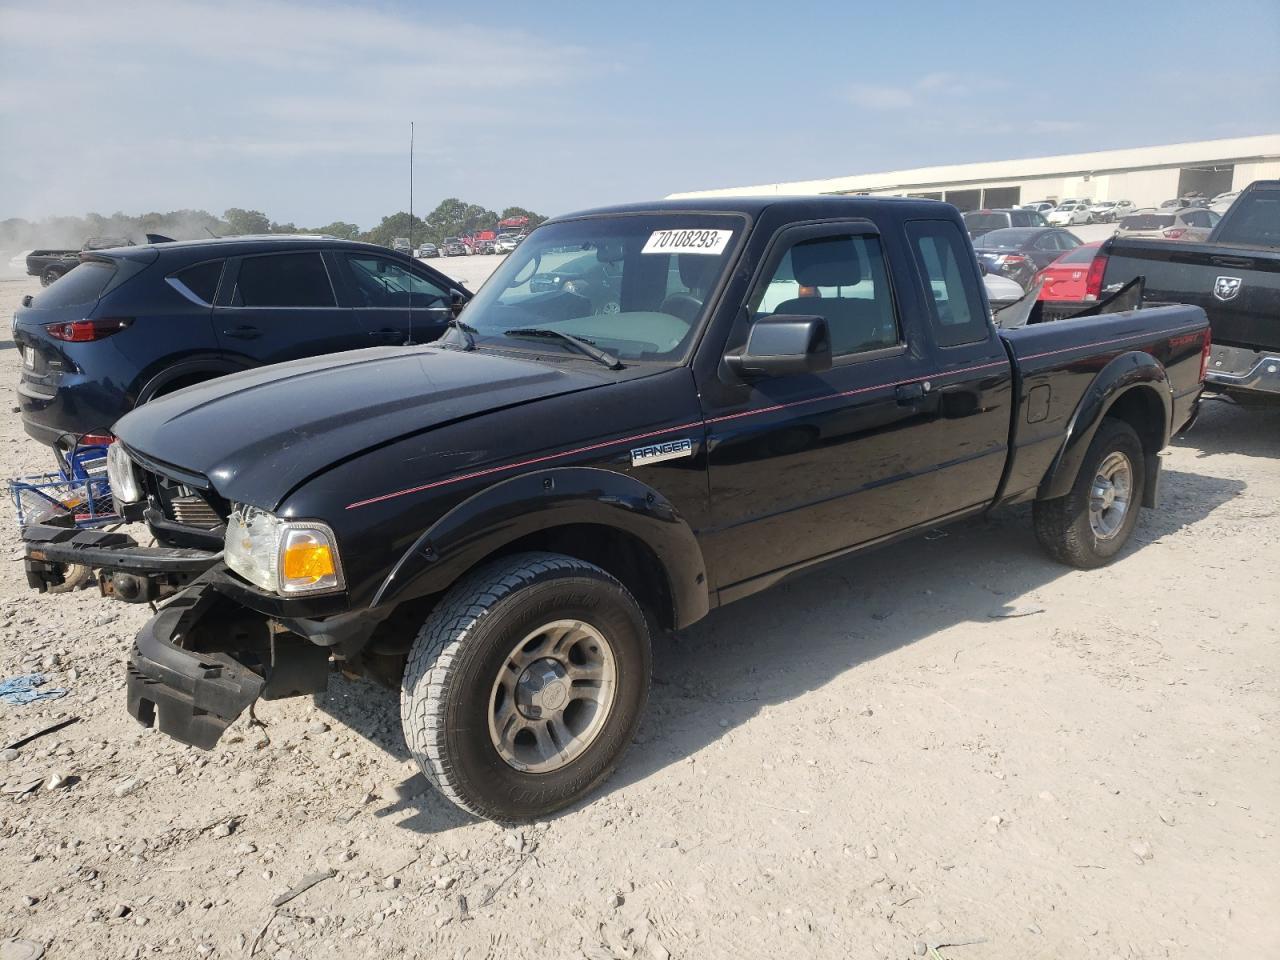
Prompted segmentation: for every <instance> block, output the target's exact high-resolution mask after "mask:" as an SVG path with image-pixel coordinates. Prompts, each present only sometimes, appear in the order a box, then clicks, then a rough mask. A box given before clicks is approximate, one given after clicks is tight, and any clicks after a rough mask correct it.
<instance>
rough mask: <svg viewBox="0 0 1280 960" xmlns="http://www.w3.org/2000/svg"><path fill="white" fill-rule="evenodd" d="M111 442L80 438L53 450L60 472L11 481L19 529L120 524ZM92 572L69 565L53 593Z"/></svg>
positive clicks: (67, 588)
mask: <svg viewBox="0 0 1280 960" xmlns="http://www.w3.org/2000/svg"><path fill="white" fill-rule="evenodd" d="M109 443H110V438H109V437H82V438H80V439H79V440H77V441H76V442H75V444H74V445H73V446H72V447H71V450H70V452H69V453H67V452H64V451H62V450H57V451H55V453H56V456H57V461H58V469H57V472H55V473H41V474H36V475H34V476H27V477H15V478H14V479H12V480H10V481H9V495H10V496H11V497H12V498H13V505H14V510H15V512H16V513H17V516H18V529H19V531H20V532H22V531H25V530H26V529H27V527H29V526H31V525H32V524H34V523H49V524H54V525H60V526H75V527H103V526H109V525H111V524H117V523H120V522H121V521H120V517H119V515H118V514H117V513H116V512H115V504H114V503H113V502H112V499H111V483H110V481H109V480H108V479H107V445H108V444H109ZM91 572H92V571H91V570H90V569H89V568H88V567H83V566H81V565H79V564H74V565H72V566H70V567H69V568H68V570H67V572H66V575H65V580H64V582H63V583H62V584H60V585H58V586H56V587H53V588H51V591H52V592H55V593H61V592H68V591H70V590H74V589H76V588H77V587H79V586H80V585H81V584H83V583H84V582H85V581H86V580H87V579H88V578H89V575H90V573H91Z"/></svg>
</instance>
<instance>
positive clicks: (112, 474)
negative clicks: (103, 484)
mask: <svg viewBox="0 0 1280 960" xmlns="http://www.w3.org/2000/svg"><path fill="white" fill-rule="evenodd" d="M107 480H108V482H109V483H110V484H111V495H112V496H114V497H115V498H116V499H117V500H119V501H120V502H121V503H137V502H138V501H139V500H141V499H142V484H140V483H139V482H138V471H137V470H136V469H135V468H134V465H133V458H132V457H130V456H129V451H127V450H126V449H125V448H124V444H123V443H121V442H120V441H119V440H117V441H116V442H115V443H113V444H111V445H110V446H109V447H107Z"/></svg>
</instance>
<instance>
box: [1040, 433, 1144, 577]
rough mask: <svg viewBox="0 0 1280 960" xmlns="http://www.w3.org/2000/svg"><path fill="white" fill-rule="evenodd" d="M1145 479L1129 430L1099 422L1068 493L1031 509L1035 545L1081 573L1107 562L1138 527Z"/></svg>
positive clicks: (1139, 447) (1139, 451) (1138, 450)
mask: <svg viewBox="0 0 1280 960" xmlns="http://www.w3.org/2000/svg"><path fill="white" fill-rule="evenodd" d="M1144 476H1145V475H1144V473H1143V452H1142V441H1141V440H1139V439H1138V434H1137V433H1135V432H1134V429H1133V427H1131V426H1129V424H1127V423H1125V422H1124V421H1122V420H1114V419H1111V418H1107V419H1105V420H1103V421H1102V425H1101V426H1100V427H1099V428H1098V432H1097V434H1096V435H1095V436H1094V438H1093V442H1092V443H1091V444H1089V450H1088V452H1087V453H1086V454H1085V458H1084V462H1083V463H1082V464H1081V465H1080V472H1079V474H1077V475H1076V481H1075V483H1074V484H1073V485H1072V487H1071V490H1070V492H1069V493H1067V495H1066V496H1063V497H1055V498H1054V499H1052V500H1037V501H1035V503H1034V504H1033V505H1032V514H1031V515H1032V519H1033V521H1034V523H1035V529H1036V537H1037V539H1039V541H1040V545H1041V546H1042V547H1044V549H1045V550H1046V551H1047V552H1048V553H1049V555H1050V556H1052V557H1053V558H1054V559H1055V560H1058V561H1059V562H1061V563H1066V564H1070V565H1071V566H1073V567H1078V568H1080V569H1081V570H1091V569H1093V568H1095V567H1101V566H1104V565H1106V564H1108V563H1110V562H1111V560H1112V558H1113V557H1115V555H1116V554H1117V553H1119V552H1120V550H1121V549H1122V548H1123V547H1124V545H1125V543H1126V542H1128V540H1129V536H1130V535H1131V534H1132V533H1133V528H1134V527H1135V526H1136V525H1137V523H1138V509H1139V507H1140V505H1141V504H1142V493H1143V483H1144Z"/></svg>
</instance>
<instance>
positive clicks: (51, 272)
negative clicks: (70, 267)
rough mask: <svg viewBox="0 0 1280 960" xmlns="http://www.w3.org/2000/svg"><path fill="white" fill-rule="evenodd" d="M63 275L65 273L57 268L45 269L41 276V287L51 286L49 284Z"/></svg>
mask: <svg viewBox="0 0 1280 960" xmlns="http://www.w3.org/2000/svg"><path fill="white" fill-rule="evenodd" d="M63 273H64V271H62V270H59V269H58V268H57V267H45V268H44V271H43V272H42V273H41V274H40V286H42V287H47V286H49V284H51V283H53V282H54V281H55V280H57V279H58V278H60V277H61V276H62V274H63Z"/></svg>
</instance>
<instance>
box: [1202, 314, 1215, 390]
mask: <svg viewBox="0 0 1280 960" xmlns="http://www.w3.org/2000/svg"><path fill="white" fill-rule="evenodd" d="M1212 352H1213V331H1212V330H1210V329H1209V328H1208V327H1206V328H1205V331H1204V346H1202V347H1201V348H1200V382H1201V383H1204V375H1205V374H1206V373H1208V372H1209V354H1210V353H1212Z"/></svg>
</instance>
